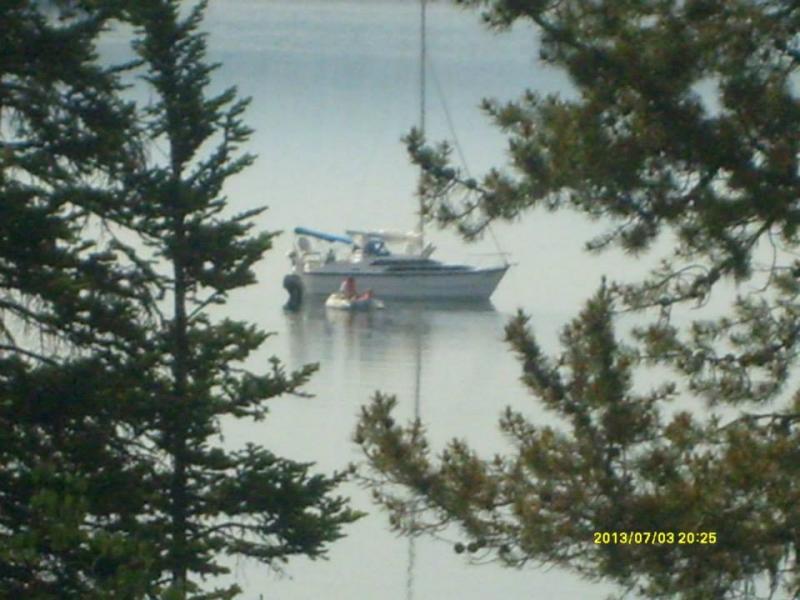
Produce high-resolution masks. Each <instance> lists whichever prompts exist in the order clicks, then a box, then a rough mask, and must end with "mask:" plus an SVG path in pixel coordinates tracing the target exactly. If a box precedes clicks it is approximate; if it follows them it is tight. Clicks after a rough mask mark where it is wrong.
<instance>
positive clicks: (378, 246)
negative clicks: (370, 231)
mask: <svg viewBox="0 0 800 600" xmlns="http://www.w3.org/2000/svg"><path fill="white" fill-rule="evenodd" d="M364 252H365V253H366V254H368V255H370V256H389V254H390V252H389V249H388V248H387V247H386V244H385V243H384V242H383V240H368V241H367V243H366V245H365V246H364Z"/></svg>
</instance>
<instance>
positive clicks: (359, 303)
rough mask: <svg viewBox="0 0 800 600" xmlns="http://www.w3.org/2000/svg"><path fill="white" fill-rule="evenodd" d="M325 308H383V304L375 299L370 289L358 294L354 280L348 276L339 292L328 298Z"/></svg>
mask: <svg viewBox="0 0 800 600" xmlns="http://www.w3.org/2000/svg"><path fill="white" fill-rule="evenodd" d="M325 306H327V307H329V308H345V309H365V308H383V302H381V301H380V300H378V299H376V298H375V294H374V293H373V292H372V290H371V289H369V290H367V291H366V292H363V293H361V294H359V293H358V290H357V289H356V280H355V278H354V277H352V276H348V277H345V279H344V281H342V284H341V285H340V286H339V291H338V292H334V293H333V294H331V295H330V296H328V299H327V300H326V301H325Z"/></svg>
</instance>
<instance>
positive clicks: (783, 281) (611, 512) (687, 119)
mask: <svg viewBox="0 0 800 600" xmlns="http://www.w3.org/2000/svg"><path fill="white" fill-rule="evenodd" d="M458 3H459V4H464V5H472V6H480V7H483V8H484V18H485V20H486V21H487V22H488V23H489V24H490V25H491V26H493V27H496V28H500V29H503V28H507V27H510V26H511V25H512V24H514V23H515V22H518V21H522V22H529V23H532V24H533V25H534V26H535V27H536V29H537V31H538V32H539V34H540V35H541V51H540V59H541V60H542V61H543V62H544V63H546V64H548V65H549V66H551V67H554V68H559V69H562V70H563V71H564V72H565V73H566V74H568V75H569V77H570V80H571V82H572V84H573V86H574V88H575V91H576V93H575V94H574V95H571V96H570V98H562V97H558V96H549V97H541V96H540V95H538V94H536V93H534V92H528V93H527V94H525V95H524V97H522V98H521V99H519V100H516V101H513V102H508V103H506V104H501V103H499V102H494V101H486V102H485V104H484V106H485V109H486V111H487V112H488V113H489V115H490V116H491V117H492V118H493V119H494V120H495V122H496V123H497V124H498V126H499V127H500V128H502V129H503V131H505V132H506V133H507V134H508V138H509V151H510V156H511V162H510V164H509V165H508V166H507V167H506V168H504V169H495V170H492V171H491V172H489V173H488V174H487V175H486V176H485V177H483V178H482V179H481V180H480V181H478V180H473V179H468V178H466V177H465V176H464V174H463V173H462V172H461V171H460V170H459V169H458V168H456V167H453V166H451V165H450V164H449V160H448V154H449V148H448V147H447V145H442V146H438V147H431V146H428V145H426V143H425V140H423V139H422V138H421V136H420V135H419V133H418V132H412V133H411V134H410V135H409V137H408V145H409V150H410V153H411V155H412V158H413V159H414V160H415V161H416V162H417V163H418V164H420V165H421V166H422V167H423V168H424V170H425V176H424V180H423V186H424V192H425V197H426V201H427V204H428V212H429V214H430V215H431V216H432V217H434V218H436V219H438V220H439V221H440V222H441V223H443V224H449V225H452V226H455V227H457V228H458V229H459V230H460V231H461V233H462V234H463V235H464V236H465V237H467V238H472V237H475V236H478V235H480V234H481V232H482V231H483V230H484V229H485V227H486V226H487V225H488V224H489V223H491V222H493V221H495V220H503V219H505V220H513V219H514V218H516V217H517V216H519V215H520V214H522V213H524V212H525V211H529V210H533V209H535V208H539V207H543V208H546V209H551V210H564V209H570V210H574V211H577V212H579V213H582V214H585V215H587V216H588V217H590V218H593V219H603V220H605V221H606V222H608V223H610V228H609V230H608V232H607V234H605V235H603V236H600V237H598V238H596V239H593V240H590V241H589V242H588V247H589V249H591V250H594V251H601V250H603V249H605V248H608V247H610V246H612V245H615V244H617V245H620V246H621V247H622V248H624V249H625V250H626V251H627V252H628V253H629V254H630V255H631V256H632V257H633V256H638V255H640V254H644V253H646V252H648V251H650V250H652V249H653V247H654V244H653V242H654V241H655V240H656V239H657V238H658V237H659V236H661V238H662V239H664V238H666V237H667V236H669V238H668V239H673V240H674V241H675V244H674V251H673V252H672V253H671V254H670V255H669V256H668V257H666V258H665V259H664V260H663V261H662V262H661V263H660V266H659V267H658V268H656V269H655V270H654V271H653V272H652V274H651V275H650V276H649V277H648V278H647V279H646V280H645V281H641V282H638V283H634V284H630V283H626V284H624V285H623V284H620V283H613V282H612V283H610V284H609V285H607V286H604V288H603V289H602V290H601V291H600V292H599V293H598V295H597V296H596V297H595V298H594V299H592V300H591V301H590V302H589V303H588V304H587V307H586V309H585V310H584V312H583V313H582V314H581V315H580V317H579V318H578V319H576V320H575V321H574V322H573V323H572V324H570V325H569V326H568V327H567V328H565V330H564V335H563V337H562V343H563V347H564V350H563V353H562V354H561V355H560V356H557V357H552V358H550V357H547V356H545V355H544V354H543V352H542V351H541V350H540V348H539V347H538V345H537V344H536V341H535V337H534V336H533V333H532V332H531V330H530V328H529V327H528V325H527V324H526V318H525V317H524V316H522V315H521V316H519V317H518V318H517V319H515V320H514V321H513V322H512V323H511V324H510V325H509V327H508V329H507V337H508V341H509V342H510V344H511V346H512V348H513V349H514V350H515V351H516V352H517V354H518V355H519V357H520V359H521V363H522V367H523V382H524V383H525V384H526V386H527V387H528V388H529V389H530V391H531V392H532V394H533V395H534V396H535V397H536V398H537V399H538V400H539V401H540V402H542V403H543V404H544V406H545V407H547V408H548V409H549V410H551V411H554V412H555V413H556V414H557V415H558V416H560V417H561V419H562V421H563V423H564V426H563V427H562V428H547V427H538V426H536V425H535V424H533V423H530V422H529V421H527V420H526V419H525V418H524V417H522V416H521V415H520V414H518V413H517V412H515V411H513V410H509V412H508V413H507V414H506V415H505V417H504V418H503V420H502V422H501V427H502V429H503V431H504V432H506V433H507V434H508V436H509V438H510V439H511V440H512V441H513V442H514V444H515V446H516V452H514V453H512V454H510V455H509V456H498V457H495V458H494V459H482V458H481V457H479V456H477V455H476V454H475V453H474V452H473V451H472V450H470V449H469V447H468V446H466V445H465V444H464V443H462V442H454V443H453V444H451V445H450V446H448V448H447V449H446V450H445V452H444V453H443V455H442V456H441V460H434V459H433V458H432V457H431V456H430V452H429V450H428V448H427V442H426V440H425V436H424V431H423V429H422V426H421V425H420V424H412V425H411V426H409V427H407V428H400V427H398V426H396V425H394V422H393V420H392V417H391V412H392V408H393V403H394V401H393V399H391V398H387V397H384V396H380V395H379V396H378V397H376V399H375V401H374V402H373V403H372V404H371V405H370V406H369V407H367V408H366V409H365V412H364V415H363V418H362V420H361V423H360V425H359V428H358V430H357V434H356V438H357V441H358V442H359V443H361V444H362V446H363V448H364V450H365V452H366V455H367V459H368V463H369V465H370V467H371V469H372V473H373V475H372V476H371V477H372V479H373V480H374V481H373V484H374V485H375V486H376V488H377V489H376V491H377V492H378V493H379V498H380V499H381V501H382V502H383V504H384V505H385V506H386V507H387V509H388V510H389V511H390V512H391V514H392V516H393V520H394V522H395V524H396V527H398V528H399V529H400V530H402V531H406V532H409V533H410V532H414V531H420V530H425V529H427V528H429V527H430V528H432V527H435V526H441V524H442V523H455V524H458V525H459V526H460V528H461V530H462V532H463V533H464V535H465V536H466V537H467V538H468V540H469V544H468V545H467V546H466V549H469V550H470V551H471V552H477V553H479V554H481V555H489V556H495V557H497V558H498V559H499V560H501V561H503V562H505V563H507V564H509V565H521V564H525V563H544V564H558V565H561V566H565V567H568V568H572V569H574V570H576V571H577V572H578V573H581V574H583V575H585V576H587V577H590V578H606V579H610V580H612V581H616V582H618V583H620V584H622V585H623V586H625V587H627V588H636V589H638V590H639V591H640V592H641V593H643V594H645V595H647V596H649V597H654V598H655V597H658V598H676V597H677V598H687V599H689V598H692V599H693V598H697V599H700V598H737V597H748V598H749V597H757V596H758V594H759V593H763V596H764V597H766V596H769V595H770V594H773V593H775V592H776V591H777V590H779V589H781V588H783V591H784V592H786V593H788V595H789V596H791V597H795V596H796V595H797V594H798V593H800V568H798V561H799V560H800V527H799V526H798V523H800V513H799V512H798V508H797V507H798V506H799V505H800V504H798V500H800V487H798V483H797V482H798V481H800V479H799V478H798V475H799V473H798V465H800V461H798V458H800V457H798V453H797V448H798V442H800V428H798V423H800V416H799V415H800V411H799V410H798V408H799V407H800V405H798V398H800V395H798V394H797V390H796V379H795V378H794V374H795V373H796V369H795V367H796V356H797V349H798V332H800V310H798V294H799V293H800V286H798V274H800V268H799V267H798V262H797V259H796V253H797V250H798V247H800V239H798V223H800V221H798V218H800V212H798V197H800V194H799V192H800V180H799V179H798V175H799V173H798V149H799V147H798V140H800V136H799V135H798V133H800V103H799V102H798V97H797V93H796V79H797V70H798V66H799V65H800V54H799V53H798V52H800V47H799V46H798V37H797V31H798V28H797V26H798V24H799V23H800V11H799V10H798V8H797V6H795V5H794V4H792V3H787V2H778V1H776V2H770V1H767V2H753V1H750V0H735V1H730V2H729V1H726V2H719V1H715V0H689V1H686V2H669V1H664V2H662V1H653V2H611V1H593V0H592V1H590V0H557V1H556V0H553V1H550V0H543V1H538V0H523V1H519V2H507V1H501V0H461V1H459V2H458ZM462 192H466V193H467V194H468V196H467V200H464V199H463V198H464V194H463V193H462ZM764 248H766V249H767V252H766V253H765V252H764V250H763V249H764ZM723 282H729V283H734V284H744V283H747V284H748V285H747V286H746V287H741V288H740V290H741V291H740V293H739V294H738V295H736V296H735V297H732V298H731V299H730V300H731V302H730V306H731V308H730V312H729V313H728V314H725V315H722V316H719V317H718V318H709V319H707V320H703V321H696V322H694V323H693V324H691V325H690V326H689V327H683V328H681V327H678V326H677V325H676V324H675V323H674V322H673V320H672V319H671V318H670V317H671V313H672V312H673V311H674V310H682V309H683V308H684V307H687V306H697V305H703V304H704V303H705V302H706V301H707V300H708V299H709V298H710V296H711V295H712V294H721V293H724V292H722V291H721V290H722V289H723V286H721V285H720V284H721V283H723ZM615 310H624V311H627V312H630V311H637V312H640V313H641V314H642V315H643V316H651V317H653V319H652V323H651V324H650V325H646V326H642V327H639V328H637V329H635V330H634V331H632V332H631V333H632V335H630V336H628V335H626V336H624V339H625V343H622V342H621V341H618V339H617V335H615V334H614V325H613V321H614V312H615ZM654 364H655V365H663V366H665V367H667V368H669V369H670V370H671V372H672V373H673V382H672V383H671V384H670V385H668V386H667V387H665V388H660V389H656V390H653V391H652V392H651V393H649V394H636V393H634V392H633V391H632V388H631V379H632V377H633V374H634V373H635V372H639V373H642V374H647V369H648V368H649V367H650V366H652V365H654ZM673 398H681V399H683V401H684V402H688V401H689V400H695V402H696V406H697V409H696V410H693V411H689V412H677V414H675V413H676V411H675V410H674V409H671V408H670V407H669V401H670V400H671V399H673ZM666 415H669V416H666ZM399 490H405V491H406V493H408V492H409V491H410V492H411V493H412V494H413V496H414V499H413V501H408V500H407V499H405V498H404V496H403V495H402V492H400V491H399ZM420 507H422V508H420ZM415 508H418V509H419V510H416V511H415ZM595 532H610V533H615V534H617V535H619V534H621V533H625V534H626V535H627V533H628V532H645V533H646V532H654V533H658V532H665V533H671V534H672V536H673V540H672V542H667V543H663V544H662V543H656V544H655V545H654V544H652V543H633V544H626V543H612V544H602V543H601V544H595V543H594V541H595V540H594V539H593V535H594V533H595ZM711 533H713V534H715V536H714V537H715V539H714V540H713V541H712V540H711V537H710V535H709V534H711ZM688 534H693V535H691V538H690V539H691V540H692V542H694V543H683V544H680V543H678V541H679V540H678V536H680V535H682V537H683V538H684V541H687V538H688V537H689V536H688ZM697 534H705V535H697ZM464 548H465V547H464V545H463V544H459V545H458V546H457V548H456V549H457V550H461V551H463V550H464Z"/></svg>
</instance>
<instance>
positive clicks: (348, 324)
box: [286, 301, 501, 366]
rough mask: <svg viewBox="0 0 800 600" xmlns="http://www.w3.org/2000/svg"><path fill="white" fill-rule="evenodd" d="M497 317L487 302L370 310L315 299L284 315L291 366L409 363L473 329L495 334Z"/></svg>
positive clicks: (399, 305) (409, 304) (394, 304)
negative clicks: (343, 307) (330, 362)
mask: <svg viewBox="0 0 800 600" xmlns="http://www.w3.org/2000/svg"><path fill="white" fill-rule="evenodd" d="M500 321H501V316H500V315H499V314H498V313H497V311H496V310H495V308H494V306H493V305H492V303H491V302H489V301H478V302H475V301H473V302H463V301H460V302H455V301H447V302H436V303H430V302H426V303H421V302H413V301H404V302H400V301H395V302H391V303H387V305H386V308H384V309H382V310H370V311H347V310H336V309H330V308H326V307H325V306H324V305H323V304H322V303H321V302H319V301H315V302H306V303H305V304H304V305H303V306H302V307H301V309H300V310H299V311H297V312H294V313H287V314H286V323H287V333H288V337H289V348H290V355H291V358H292V361H293V362H294V363H295V364H303V363H306V362H314V361H319V360H335V361H336V362H341V361H342V360H344V361H345V362H351V361H357V362H360V363H365V364H375V365H398V366H400V365H409V364H411V363H413V362H415V361H416V358H417V354H418V353H419V352H429V351H430V350H431V349H432V348H433V347H437V346H439V345H440V344H441V343H443V342H447V341H448V340H452V339H453V338H454V337H463V336H464V335H465V334H467V333H469V335H470V337H473V336H477V334H478V332H477V331H476V328H478V329H483V330H484V332H487V333H488V332H491V333H492V334H494V333H496V331H497V326H498V324H499V323H500ZM474 341H475V342H479V340H477V339H475V340H474Z"/></svg>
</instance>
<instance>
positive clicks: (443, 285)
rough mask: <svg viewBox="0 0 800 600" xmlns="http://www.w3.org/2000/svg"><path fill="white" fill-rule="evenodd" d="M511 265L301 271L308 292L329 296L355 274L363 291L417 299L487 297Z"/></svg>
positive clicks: (390, 296)
mask: <svg viewBox="0 0 800 600" xmlns="http://www.w3.org/2000/svg"><path fill="white" fill-rule="evenodd" d="M507 270H508V267H506V266H503V267H497V268H491V269H470V270H464V271H450V272H442V271H433V272H404V273H396V272H395V273H393V272H369V271H366V270H359V269H352V270H349V271H342V270H338V269H337V270H335V271H334V270H330V271H324V270H320V271H311V272H309V271H306V272H300V273H297V275H298V276H299V277H300V279H301V281H302V284H303V292H304V293H305V294H306V295H308V296H328V295H329V294H331V293H333V292H335V291H336V290H338V289H339V286H340V285H341V283H342V280H343V279H344V278H345V277H348V276H350V277H353V278H354V279H355V281H356V286H357V288H358V290H359V291H366V290H368V289H371V290H372V291H373V292H374V293H375V296H376V297H378V298H394V299H409V300H411V299H413V300H437V299H440V300H455V299H463V300H486V299H488V298H489V296H491V295H492V293H493V292H494V290H495V288H497V285H498V284H499V283H500V280H501V279H502V278H503V275H505V273H506V271H507Z"/></svg>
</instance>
